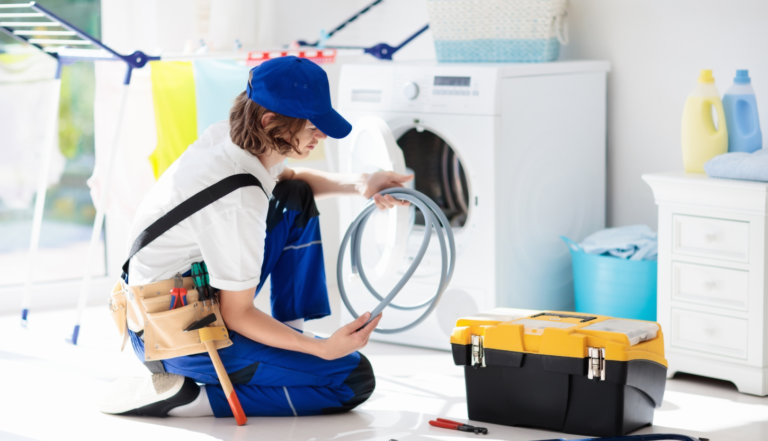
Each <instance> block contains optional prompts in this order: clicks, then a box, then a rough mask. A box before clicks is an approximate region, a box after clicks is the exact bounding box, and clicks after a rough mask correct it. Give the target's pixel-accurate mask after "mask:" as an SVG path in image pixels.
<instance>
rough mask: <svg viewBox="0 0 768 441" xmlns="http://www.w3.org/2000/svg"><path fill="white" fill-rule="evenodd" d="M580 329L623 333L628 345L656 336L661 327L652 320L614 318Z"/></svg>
mask: <svg viewBox="0 0 768 441" xmlns="http://www.w3.org/2000/svg"><path fill="white" fill-rule="evenodd" d="M581 329H583V330H585V331H587V330H588V331H605V332H616V333H619V334H624V335H626V336H627V338H629V345H630V346H634V345H636V344H638V343H640V342H643V341H647V340H651V339H654V338H656V335H657V334H658V333H659V329H661V328H660V327H659V324H658V323H654V322H643V321H639V320H622V319H615V318H614V319H607V320H605V321H602V322H598V323H595V324H592V325H589V326H585V327H583V328H581Z"/></svg>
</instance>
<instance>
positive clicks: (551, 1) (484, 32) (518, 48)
mask: <svg viewBox="0 0 768 441" xmlns="http://www.w3.org/2000/svg"><path fill="white" fill-rule="evenodd" d="M427 6H428V10H429V27H430V29H432V35H433V37H434V40H435V52H437V59H438V61H459V62H461V61H464V62H467V61H473V62H483V61H495V62H501V61H517V62H542V61H553V60H556V59H557V57H558V56H559V55H560V44H568V36H567V35H568V27H567V21H566V20H567V15H568V13H567V0H427Z"/></svg>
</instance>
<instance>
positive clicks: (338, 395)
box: [130, 180, 376, 418]
mask: <svg viewBox="0 0 768 441" xmlns="http://www.w3.org/2000/svg"><path fill="white" fill-rule="evenodd" d="M319 214H320V213H319V212H318V211H317V206H316V205H315V199H314V195H313V194H312V190H311V188H310V187H309V185H308V184H306V183H305V182H303V181H298V180H287V181H282V182H280V183H278V184H277V185H276V186H275V189H274V191H273V192H272V197H271V198H270V201H269V213H268V216H267V236H266V240H265V246H264V248H265V250H264V264H263V265H262V268H261V281H260V282H259V286H258V287H257V288H256V293H255V294H256V295H258V293H259V291H260V290H261V287H262V286H263V285H264V281H265V280H266V278H267V276H269V275H270V274H271V275H272V285H271V287H272V293H271V303H272V316H273V317H274V318H275V319H277V320H279V321H281V322H284V321H289V320H296V319H300V318H303V319H305V320H311V319H318V318H322V317H325V316H327V315H329V314H330V313H331V310H330V306H329V304H328V291H327V288H326V284H325V267H324V264H323V249H322V244H321V240H320V223H319V218H318V215H319ZM297 332H299V331H297ZM130 336H131V344H132V345H133V349H134V352H135V353H136V355H137V356H138V357H139V359H140V360H141V361H142V362H144V342H143V341H142V340H141V338H139V337H138V336H137V335H136V334H135V333H133V332H131V333H130ZM229 337H230V339H231V340H232V343H233V344H232V346H230V347H228V348H224V349H220V350H219V355H220V356H221V360H222V362H223V363H224V366H225V367H226V369H227V372H229V378H230V379H231V380H232V384H233V385H234V387H235V390H236V391H237V396H238V399H239V400H240V404H241V405H242V406H243V410H244V411H245V414H246V415H248V416H298V415H320V414H331V413H339V412H346V411H348V410H351V409H353V408H355V407H357V406H358V405H360V404H361V403H363V402H364V401H365V400H367V399H368V397H370V396H371V394H372V393H373V389H374V387H375V385H376V381H375V378H374V375H373V369H372V368H371V363H370V362H369V361H368V359H367V358H365V356H363V355H362V354H360V353H359V352H355V353H353V354H351V355H348V356H346V357H342V358H339V359H336V360H323V359H321V358H319V357H315V356H314V355H309V354H305V353H301V352H294V351H288V350H285V349H278V348H273V347H270V346H266V345H263V344H261V343H257V342H255V341H253V340H250V339H248V338H246V337H243V336H241V335H239V334H238V333H236V332H233V331H229ZM162 365H163V368H164V370H165V371H166V372H169V373H173V374H179V375H183V376H185V377H189V378H191V379H192V380H194V381H196V382H198V383H203V384H205V385H206V391H207V393H208V399H209V400H210V403H211V407H212V408H213V412H214V414H215V415H216V417H219V418H220V417H231V416H232V410H231V409H230V407H229V404H228V402H227V399H226V397H225V396H224V392H223V390H222V388H221V386H220V385H219V381H218V379H217V376H216V372H215V370H214V368H213V364H212V363H211V359H210V357H209V356H208V354H207V353H203V354H196V355H187V356H183V357H177V358H172V359H168V360H164V361H162Z"/></svg>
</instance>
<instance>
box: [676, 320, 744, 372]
mask: <svg viewBox="0 0 768 441" xmlns="http://www.w3.org/2000/svg"><path fill="white" fill-rule="evenodd" d="M747 330H748V328H747V320H745V319H739V318H734V317H723V316H719V315H714V314H706V313H703V312H694V311H686V310H684V309H677V308H672V340H671V342H670V345H671V346H673V347H676V348H681V349H690V350H694V351H698V352H706V353H709V354H715V355H720V356H723V357H731V358H741V359H746V358H747Z"/></svg>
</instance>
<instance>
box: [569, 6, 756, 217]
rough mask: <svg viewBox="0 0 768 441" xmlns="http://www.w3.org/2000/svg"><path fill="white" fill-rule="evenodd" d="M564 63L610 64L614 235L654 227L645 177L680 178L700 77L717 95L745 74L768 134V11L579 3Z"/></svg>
mask: <svg viewBox="0 0 768 441" xmlns="http://www.w3.org/2000/svg"><path fill="white" fill-rule="evenodd" d="M569 21H570V30H571V32H570V35H571V42H572V43H571V45H570V46H569V47H567V48H566V49H565V51H564V53H563V58H575V59H577V58H600V59H606V60H610V62H611V65H612V70H611V73H610V74H609V76H608V186H607V188H608V225H610V226H622V225H629V224H635V223H645V224H648V225H650V226H652V227H653V228H654V229H655V228H656V226H657V210H656V206H655V204H654V202H653V195H652V193H651V190H650V188H649V187H648V186H647V185H646V184H645V183H644V182H642V181H641V179H640V175H641V174H643V173H651V172H659V171H671V170H682V168H683V161H682V153H681V148H680V121H681V118H682V113H683V105H684V103H685V99H686V97H687V95H688V93H689V92H690V91H691V89H693V87H694V85H695V84H696V79H697V78H698V74H699V69H714V75H715V80H716V85H717V88H718V90H719V91H720V93H721V94H723V93H724V92H725V90H726V89H727V88H728V87H729V86H730V85H731V84H732V83H733V76H734V75H735V74H736V69H749V73H750V76H751V77H752V82H753V84H754V86H755V90H756V93H757V101H758V106H762V109H761V110H762V114H761V116H760V119H761V123H762V124H761V126H762V128H763V131H764V132H765V131H766V129H768V107H766V106H768V57H767V56H766V47H767V46H766V42H767V41H768V2H766V1H764V0H740V1H726V0H676V1H668V0H623V1H615V0H576V1H571V2H570V10H569Z"/></svg>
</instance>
